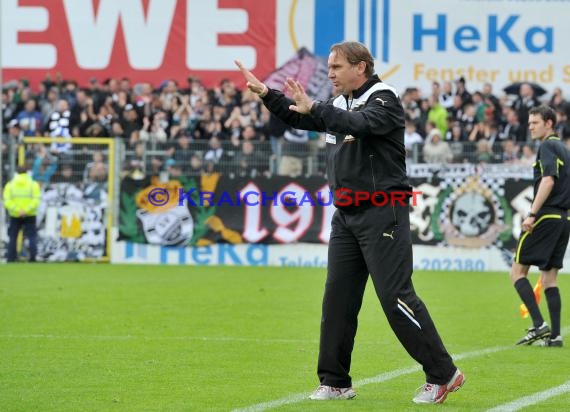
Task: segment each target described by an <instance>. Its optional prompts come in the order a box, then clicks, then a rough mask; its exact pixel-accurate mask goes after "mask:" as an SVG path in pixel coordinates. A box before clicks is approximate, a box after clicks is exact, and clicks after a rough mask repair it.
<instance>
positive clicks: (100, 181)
mask: <svg viewBox="0 0 570 412" xmlns="http://www.w3.org/2000/svg"><path fill="white" fill-rule="evenodd" d="M107 172H108V171H107V165H105V164H104V163H102V162H99V163H95V164H94V165H93V167H91V168H90V169H89V175H88V176H87V179H86V180H85V182H84V188H83V198H84V199H91V200H94V201H97V202H98V201H101V200H103V199H104V198H106V194H107V189H108V188H107V177H108V176H107Z"/></svg>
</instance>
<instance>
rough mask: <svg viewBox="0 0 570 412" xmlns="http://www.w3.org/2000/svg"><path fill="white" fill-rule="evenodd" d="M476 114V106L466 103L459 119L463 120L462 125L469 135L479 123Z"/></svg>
mask: <svg viewBox="0 0 570 412" xmlns="http://www.w3.org/2000/svg"><path fill="white" fill-rule="evenodd" d="M475 114H476V112H475V106H473V105H472V104H466V105H465V106H463V114H462V115H461V119H459V121H460V122H461V127H462V128H463V130H464V131H465V133H466V134H467V135H468V136H469V135H470V134H471V131H472V130H473V128H474V127H475V125H476V124H477V119H476V118H475Z"/></svg>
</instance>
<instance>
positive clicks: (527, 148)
mask: <svg viewBox="0 0 570 412" xmlns="http://www.w3.org/2000/svg"><path fill="white" fill-rule="evenodd" d="M535 161H536V153H535V151H534V149H533V148H532V146H531V145H530V144H525V145H523V147H522V155H521V158H520V159H519V163H520V164H521V165H524V166H532V165H533V164H534V162H535Z"/></svg>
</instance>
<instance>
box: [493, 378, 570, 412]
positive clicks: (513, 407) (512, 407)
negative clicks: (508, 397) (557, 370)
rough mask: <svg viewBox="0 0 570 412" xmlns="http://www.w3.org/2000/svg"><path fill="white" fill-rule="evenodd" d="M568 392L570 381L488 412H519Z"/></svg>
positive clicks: (569, 390)
mask: <svg viewBox="0 0 570 412" xmlns="http://www.w3.org/2000/svg"><path fill="white" fill-rule="evenodd" d="M566 392H570V381H568V382H566V383H563V384H562V385H560V386H556V387H555V388H550V389H547V390H545V391H542V392H537V393H533V394H532V395H528V396H524V397H522V398H519V399H515V400H514V401H512V402H509V403H505V404H503V405H499V406H496V407H495V408H492V409H489V410H488V411H487V412H511V411H518V410H520V409H522V408H526V407H527V406H532V405H536V404H537V403H539V402H542V401H545V400H547V399H550V398H552V397H554V396H558V395H562V394H564V393H566Z"/></svg>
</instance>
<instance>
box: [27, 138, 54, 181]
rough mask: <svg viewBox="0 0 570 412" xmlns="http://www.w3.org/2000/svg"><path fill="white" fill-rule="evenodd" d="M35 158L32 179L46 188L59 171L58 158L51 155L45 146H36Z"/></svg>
mask: <svg viewBox="0 0 570 412" xmlns="http://www.w3.org/2000/svg"><path fill="white" fill-rule="evenodd" d="M34 150H35V156H34V160H33V164H32V178H33V179H34V180H35V181H36V182H38V183H39V184H40V186H42V187H44V186H46V185H47V184H49V183H50V181H51V178H52V176H53V175H54V174H55V172H56V171H57V157H56V156H53V155H52V154H50V153H49V151H48V150H47V148H46V147H45V146H44V145H43V144H39V145H37V146H35V149H34Z"/></svg>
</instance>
